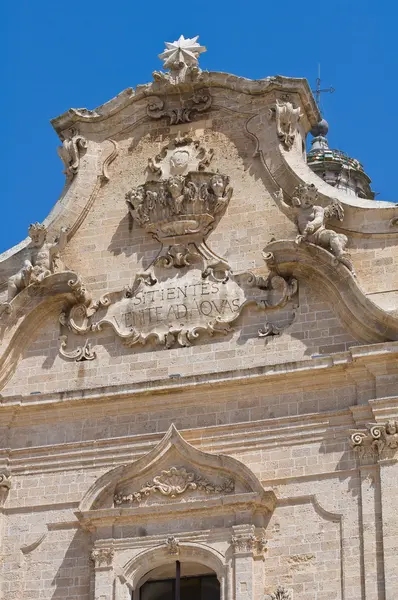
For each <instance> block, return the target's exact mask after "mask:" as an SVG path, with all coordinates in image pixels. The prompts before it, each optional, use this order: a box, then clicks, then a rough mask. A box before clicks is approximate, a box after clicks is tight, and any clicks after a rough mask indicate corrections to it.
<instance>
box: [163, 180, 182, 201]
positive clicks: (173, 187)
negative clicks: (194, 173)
mask: <svg viewBox="0 0 398 600" xmlns="http://www.w3.org/2000/svg"><path fill="white" fill-rule="evenodd" d="M167 187H168V189H169V192H170V194H171V196H172V198H173V199H174V200H175V199H176V198H178V197H179V196H181V194H182V189H183V187H184V178H183V177H181V176H179V177H170V179H169V181H168V184H167Z"/></svg>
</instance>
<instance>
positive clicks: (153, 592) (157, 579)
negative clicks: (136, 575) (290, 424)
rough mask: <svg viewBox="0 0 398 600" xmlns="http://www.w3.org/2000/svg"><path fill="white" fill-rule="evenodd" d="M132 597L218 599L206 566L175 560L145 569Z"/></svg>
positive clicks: (216, 584)
mask: <svg viewBox="0 0 398 600" xmlns="http://www.w3.org/2000/svg"><path fill="white" fill-rule="evenodd" d="M133 600H220V582H219V581H218V579H217V575H216V573H215V572H214V571H212V570H211V569H209V568H208V567H206V566H204V565H201V564H199V563H193V562H180V561H178V560H177V561H175V562H174V563H168V564H165V565H161V566H158V567H156V568H155V569H153V570H151V571H149V573H147V574H146V575H145V576H144V577H143V578H142V579H141V581H140V583H139V585H138V587H137V590H136V592H134V594H133Z"/></svg>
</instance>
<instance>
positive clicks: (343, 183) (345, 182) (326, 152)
mask: <svg viewBox="0 0 398 600" xmlns="http://www.w3.org/2000/svg"><path fill="white" fill-rule="evenodd" d="M328 131H329V125H328V122H327V121H326V120H325V119H322V120H321V121H319V123H317V124H316V125H314V127H313V128H312V129H311V134H312V135H313V136H314V137H313V139H312V142H311V150H310V151H309V152H308V154H307V164H308V166H309V167H310V169H311V170H312V171H313V172H314V173H316V174H317V175H318V176H319V177H321V178H322V179H323V180H324V181H326V183H328V184H329V185H332V186H333V187H336V188H338V189H340V190H344V191H345V192H347V193H348V194H351V195H354V196H358V197H359V198H370V199H373V198H374V193H373V192H372V190H371V188H370V184H371V179H370V178H369V177H368V176H367V174H366V173H365V171H364V168H363V166H362V164H361V163H360V162H359V160H357V159H356V158H351V157H350V156H348V154H346V153H345V152H343V151H342V150H337V149H331V148H329V144H328V140H327V138H326V136H327V133H328Z"/></svg>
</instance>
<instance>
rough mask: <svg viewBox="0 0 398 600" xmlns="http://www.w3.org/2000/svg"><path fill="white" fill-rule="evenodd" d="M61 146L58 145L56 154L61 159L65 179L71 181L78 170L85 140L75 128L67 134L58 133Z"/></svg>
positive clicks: (85, 144) (85, 145)
mask: <svg viewBox="0 0 398 600" xmlns="http://www.w3.org/2000/svg"><path fill="white" fill-rule="evenodd" d="M60 137H61V140H62V146H58V148H57V152H58V156H59V157H60V159H61V160H62V162H63V164H64V167H65V170H64V174H65V175H66V178H67V180H69V181H71V180H72V179H73V177H74V176H75V175H76V173H77V172H78V170H79V166H80V153H81V152H82V151H83V150H85V149H86V148H87V140H86V138H84V137H83V136H82V135H79V134H78V133H77V132H76V131H75V130H73V129H72V130H71V131H70V133H69V135H68V134H66V135H65V134H60Z"/></svg>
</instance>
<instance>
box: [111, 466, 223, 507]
mask: <svg viewBox="0 0 398 600" xmlns="http://www.w3.org/2000/svg"><path fill="white" fill-rule="evenodd" d="M234 489H235V483H234V481H233V480H232V479H225V480H224V481H223V482H222V483H221V484H215V483H212V482H211V481H209V480H208V479H206V478H205V477H203V476H202V475H200V474H198V473H195V472H193V471H187V470H186V469H185V468H183V467H170V469H167V470H164V471H162V472H161V473H160V475H156V476H155V477H154V478H153V479H152V480H151V481H148V482H147V483H146V484H145V485H144V486H143V487H142V488H141V489H140V490H139V491H138V492H133V493H131V494H126V493H123V492H120V493H117V494H115V496H114V502H115V504H116V505H120V504H134V503H137V504H140V503H141V502H142V501H143V500H144V499H145V498H146V497H147V496H150V495H152V494H160V495H162V496H168V497H170V498H176V497H177V496H181V495H182V494H185V493H186V492H188V491H198V492H203V493H205V494H230V493H232V492H233V491H234Z"/></svg>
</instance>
